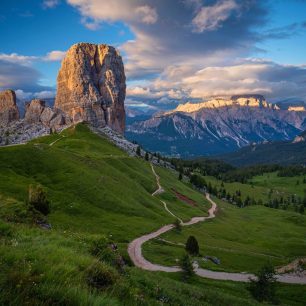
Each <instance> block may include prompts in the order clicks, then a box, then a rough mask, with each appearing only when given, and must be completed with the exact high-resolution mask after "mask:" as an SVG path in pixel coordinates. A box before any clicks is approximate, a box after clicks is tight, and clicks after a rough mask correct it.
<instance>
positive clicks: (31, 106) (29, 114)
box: [24, 99, 46, 124]
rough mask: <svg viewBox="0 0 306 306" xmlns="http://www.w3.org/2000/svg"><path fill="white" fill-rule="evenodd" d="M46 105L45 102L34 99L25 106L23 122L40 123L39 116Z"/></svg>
mask: <svg viewBox="0 0 306 306" xmlns="http://www.w3.org/2000/svg"><path fill="white" fill-rule="evenodd" d="M45 107H46V104H45V101H43V100H39V99H35V100H32V101H31V102H30V103H28V104H26V110H25V116H24V120H25V121H26V122H27V123H30V124H31V123H34V124H35V123H40V122H41V114H42V112H43V111H44V110H45Z"/></svg>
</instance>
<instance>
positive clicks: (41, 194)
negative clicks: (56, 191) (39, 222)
mask: <svg viewBox="0 0 306 306" xmlns="http://www.w3.org/2000/svg"><path fill="white" fill-rule="evenodd" d="M28 204H29V209H30V210H33V209H34V210H36V211H39V212H40V213H42V214H43V215H45V216H47V215H48V214H49V213H50V202H49V201H48V199H47V194H46V192H45V190H44V189H43V188H42V186H40V185H36V186H34V185H30V187H29V201H28Z"/></svg>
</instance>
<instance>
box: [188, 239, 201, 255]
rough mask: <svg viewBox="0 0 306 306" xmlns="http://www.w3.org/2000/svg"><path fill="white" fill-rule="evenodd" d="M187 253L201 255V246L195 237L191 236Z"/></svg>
mask: <svg viewBox="0 0 306 306" xmlns="http://www.w3.org/2000/svg"><path fill="white" fill-rule="evenodd" d="M185 249H186V251H187V252H188V253H189V254H190V255H198V254H199V249H200V248H199V244H198V241H197V239H196V238H195V237H194V236H189V237H188V239H187V242H186V246H185Z"/></svg>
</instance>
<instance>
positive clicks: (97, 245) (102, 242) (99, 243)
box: [90, 236, 109, 256]
mask: <svg viewBox="0 0 306 306" xmlns="http://www.w3.org/2000/svg"><path fill="white" fill-rule="evenodd" d="M108 244H109V241H108V239H107V238H106V237H104V236H102V237H100V238H98V239H96V240H94V241H93V242H92V243H91V246H90V253H91V254H92V255H94V256H100V255H101V254H102V252H104V250H105V248H107V246H108Z"/></svg>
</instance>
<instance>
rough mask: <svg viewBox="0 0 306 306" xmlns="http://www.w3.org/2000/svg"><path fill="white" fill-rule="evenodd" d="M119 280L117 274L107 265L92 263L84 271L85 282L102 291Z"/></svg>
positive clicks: (98, 262) (97, 262)
mask: <svg viewBox="0 0 306 306" xmlns="http://www.w3.org/2000/svg"><path fill="white" fill-rule="evenodd" d="M118 278H119V274H118V272H117V271H116V270H115V269H114V268H112V267H110V266H109V265H107V264H105V263H103V262H101V261H98V260H96V261H94V262H93V264H92V265H91V266H89V267H88V269H87V271H86V280H87V283H88V285H89V286H91V287H93V288H97V289H102V288H105V287H108V286H111V285H113V284H114V283H115V282H116V281H117V280H118Z"/></svg>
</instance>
